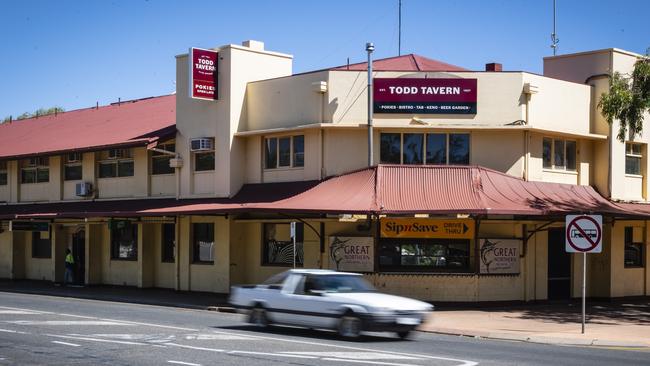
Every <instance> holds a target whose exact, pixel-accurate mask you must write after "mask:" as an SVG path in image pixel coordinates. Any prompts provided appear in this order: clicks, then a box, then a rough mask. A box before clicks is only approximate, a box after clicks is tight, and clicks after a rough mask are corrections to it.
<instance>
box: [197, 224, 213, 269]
mask: <svg viewBox="0 0 650 366" xmlns="http://www.w3.org/2000/svg"><path fill="white" fill-rule="evenodd" d="M192 253H193V254H192V257H193V260H194V263H208V264H212V263H214V224H212V223H194V224H192Z"/></svg>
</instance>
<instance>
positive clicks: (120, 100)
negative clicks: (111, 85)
mask: <svg viewBox="0 0 650 366" xmlns="http://www.w3.org/2000/svg"><path fill="white" fill-rule="evenodd" d="M120 104H122V98H120V97H117V106H118V107H119V106H120Z"/></svg>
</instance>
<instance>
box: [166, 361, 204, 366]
mask: <svg viewBox="0 0 650 366" xmlns="http://www.w3.org/2000/svg"><path fill="white" fill-rule="evenodd" d="M167 362H169V363H175V364H177V365H187V366H201V364H200V363H191V362H183V361H172V360H169V361H167Z"/></svg>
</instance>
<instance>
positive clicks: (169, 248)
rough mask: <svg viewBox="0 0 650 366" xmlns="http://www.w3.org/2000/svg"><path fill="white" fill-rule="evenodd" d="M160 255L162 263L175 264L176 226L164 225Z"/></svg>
mask: <svg viewBox="0 0 650 366" xmlns="http://www.w3.org/2000/svg"><path fill="white" fill-rule="evenodd" d="M160 244H161V248H160V253H161V256H162V257H161V261H162V262H174V247H175V245H176V225H175V224H162V242H161V243H160Z"/></svg>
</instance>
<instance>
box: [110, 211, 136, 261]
mask: <svg viewBox="0 0 650 366" xmlns="http://www.w3.org/2000/svg"><path fill="white" fill-rule="evenodd" d="M119 222H124V223H128V224H125V225H126V226H125V227H123V228H120V227H116V226H118V225H120V224H119ZM113 225H115V227H114V226H113ZM127 227H128V228H129V229H130V230H131V243H132V244H131V245H132V248H134V250H133V253H135V254H134V255H131V256H129V257H120V247H121V246H122V245H121V243H122V240H123V238H119V240H118V238H116V235H115V230H126V228H127ZM138 230H139V228H138V224H137V223H134V222H131V221H129V220H112V221H110V222H109V230H108V231H109V237H110V260H112V261H129V262H135V261H137V260H138V255H139V253H138ZM122 234H124V233H122Z"/></svg>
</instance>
